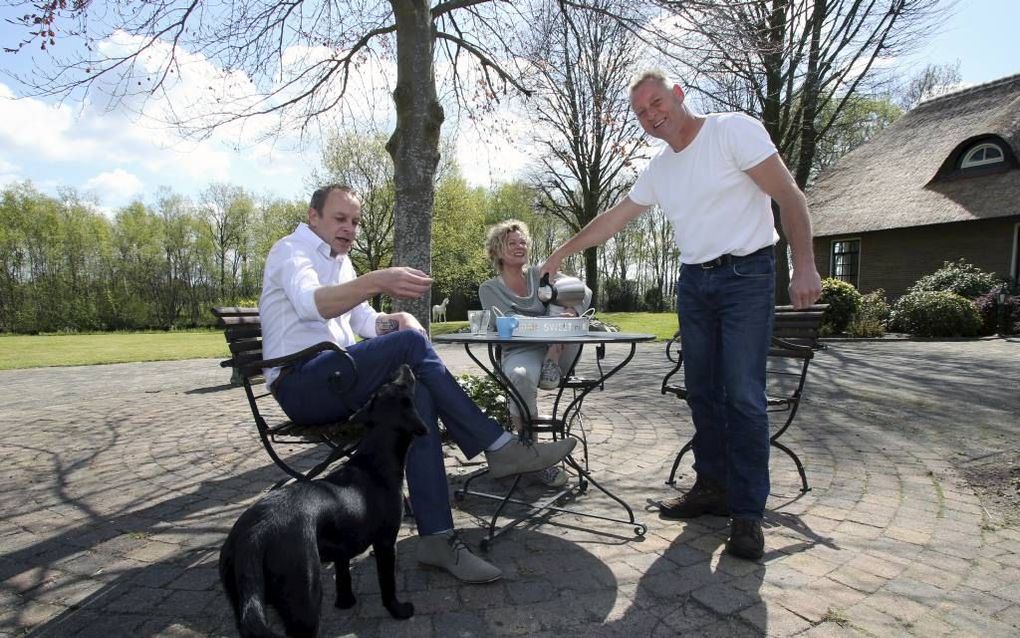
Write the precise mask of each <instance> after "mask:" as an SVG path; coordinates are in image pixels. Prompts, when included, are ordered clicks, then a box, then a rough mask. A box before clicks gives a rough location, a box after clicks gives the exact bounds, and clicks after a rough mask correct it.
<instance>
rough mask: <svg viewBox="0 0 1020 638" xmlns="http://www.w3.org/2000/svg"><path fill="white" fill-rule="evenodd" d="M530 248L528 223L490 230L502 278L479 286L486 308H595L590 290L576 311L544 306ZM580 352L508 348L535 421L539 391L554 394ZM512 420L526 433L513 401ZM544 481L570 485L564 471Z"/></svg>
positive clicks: (534, 312)
mask: <svg viewBox="0 0 1020 638" xmlns="http://www.w3.org/2000/svg"><path fill="white" fill-rule="evenodd" d="M530 244H531V236H530V234H529V232H528V226H527V224H525V223H524V222H522V221H519V220H516V219H508V220H506V221H503V222H500V223H499V224H496V225H495V226H493V227H492V228H490V229H489V235H488V238H487V240H486V242H485V246H486V250H487V251H488V254H489V259H490V260H491V261H492V266H493V268H495V269H496V272H497V275H496V276H495V277H493V278H492V279H489V280H487V281H485V282H484V283H482V285H481V286H479V287H478V297H479V299H480V300H481V302H482V308H486V309H491V308H497V309H498V310H499V311H500V312H501V313H503V314H505V315H509V314H516V315H524V316H530V317H541V316H573V317H576V316H578V315H580V314H581V313H583V312H584V311H585V310H587V309H588V307H589V306H590V305H591V290H590V289H586V291H585V296H584V301H583V302H582V303H581V304H580V305H578V306H575V307H572V308H563V307H562V306H557V305H553V304H550V305H549V306H548V308H547V307H546V306H545V305H544V304H543V303H542V302H541V301H539V299H538V282H539V275H538V270H539V267H538V266H529V265H528V259H529V256H530V250H529V248H530ZM493 314H495V313H493ZM493 321H495V319H493ZM578 347H579V346H568V347H563V346H561V345H553V346H545V345H542V344H534V345H530V344H529V345H515V346H507V347H505V348H503V356H502V360H501V361H500V365H501V367H502V368H503V371H504V372H505V373H506V375H507V377H508V378H509V379H510V382H511V383H512V384H513V385H514V388H516V390H517V392H518V394H520V395H521V398H522V399H524V402H525V404H526V405H527V408H528V412H530V414H531V416H532V417H536V416H538V406H537V403H536V400H537V398H538V388H543V389H553V388H555V387H557V386H558V385H559V382H560V376H561V374H562V372H561V371H562V370H563V369H565V368H567V367H569V366H570V364H571V363H572V362H573V360H574V358H575V357H576V356H577V350H578ZM510 415H511V418H512V419H513V422H514V428H515V429H516V430H517V431H518V432H520V431H521V430H522V429H523V427H524V417H523V416H522V415H521V414H520V409H519V408H518V407H517V405H516V404H515V403H514V402H513V401H511V402H510ZM538 478H539V479H540V480H541V481H542V482H543V483H545V484H546V485H550V486H553V487H560V486H563V485H565V484H566V482H567V475H566V473H565V472H564V471H563V469H562V468H560V467H558V466H553V467H551V468H548V469H546V470H544V471H543V472H542V473H541V475H540V476H539V477H538Z"/></svg>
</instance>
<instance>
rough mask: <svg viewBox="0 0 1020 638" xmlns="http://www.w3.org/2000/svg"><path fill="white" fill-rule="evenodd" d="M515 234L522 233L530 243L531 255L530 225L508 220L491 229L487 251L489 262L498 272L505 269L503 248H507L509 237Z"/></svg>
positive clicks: (486, 246) (486, 239)
mask: <svg viewBox="0 0 1020 638" xmlns="http://www.w3.org/2000/svg"><path fill="white" fill-rule="evenodd" d="M513 232H518V233H520V234H521V237H523V238H524V241H526V242H528V249H529V253H530V249H531V233H530V232H529V231H528V225H527V224H525V223H524V222H522V221H521V220H519V219H507V220H504V221H501V222H499V223H498V224H496V225H495V226H493V227H492V228H490V229H489V234H488V236H487V237H486V238H485V250H486V252H487V253H489V262H490V263H491V264H492V267H493V268H495V269H496V272H499V271H500V270H501V269H502V268H503V257H502V252H503V247H504V246H506V238H507V235H509V234H510V233H513Z"/></svg>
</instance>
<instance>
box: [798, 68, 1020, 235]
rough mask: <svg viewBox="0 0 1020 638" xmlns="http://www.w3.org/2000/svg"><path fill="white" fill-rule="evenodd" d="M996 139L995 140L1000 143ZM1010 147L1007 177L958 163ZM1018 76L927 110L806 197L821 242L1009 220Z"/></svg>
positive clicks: (1018, 178) (1015, 184) (1018, 184)
mask: <svg viewBox="0 0 1020 638" xmlns="http://www.w3.org/2000/svg"><path fill="white" fill-rule="evenodd" d="M990 136H997V137H998V139H995V138H994V137H990ZM982 138H988V139H991V140H994V141H997V142H1000V143H1001V142H1005V143H1006V145H1007V146H1008V147H1009V148H1007V149H1005V150H1006V154H1007V156H1008V157H1007V165H1008V166H1009V170H1005V171H1003V170H1002V168H1003V167H1002V165H1000V166H999V167H997V168H996V169H995V170H992V171H987V170H986V171H974V170H973V169H969V170H970V173H969V174H964V173H961V172H959V171H957V170H956V168H955V167H956V166H957V165H958V161H959V157H960V155H961V154H962V153H963V152H964V151H966V150H967V149H968V148H971V147H973V145H974V143H976V142H980V141H983V140H982ZM1018 156H1020V75H1013V76H1010V77H1006V78H1002V79H1000V80H996V81H994V82H990V83H988V84H983V85H981V86H976V87H972V88H969V89H964V90H962V91H958V92H956V93H950V94H947V95H943V96H941V97H938V98H935V99H932V100H930V101H927V102H923V103H921V104H920V105H918V106H916V107H915V108H914V109H913V110H911V111H909V112H908V113H906V114H905V115H904V116H903V117H901V118H900V119H899V120H897V121H896V122H894V123H893V124H892V125H891V126H889V128H887V129H885V130H884V131H882V132H881V133H879V134H878V135H876V136H875V138H874V139H872V140H871V141H869V142H868V143H866V144H864V145H862V146H860V147H858V148H856V149H854V150H853V151H851V152H850V153H848V154H847V155H846V156H844V157H843V158H841V159H840V160H839V161H838V162H836V164H835V165H834V166H832V167H831V168H829V169H827V170H826V171H823V172H822V174H821V175H820V176H819V177H818V180H817V181H816V182H815V183H814V184H813V185H812V186H811V187H810V188H808V189H807V196H808V202H809V205H810V208H811V219H812V223H813V226H814V233H815V235H816V236H829V235H837V234H847V233H859V232H866V231H874V230H885V229H890V228H904V227H910V226H923V225H928V224H942V223H946V222H958V221H968V220H974V219H987V218H993V217H1006V216H1012V215H1016V214H1018V211H1020V208H1018V202H1020V169H1018V168H1017V157H1018Z"/></svg>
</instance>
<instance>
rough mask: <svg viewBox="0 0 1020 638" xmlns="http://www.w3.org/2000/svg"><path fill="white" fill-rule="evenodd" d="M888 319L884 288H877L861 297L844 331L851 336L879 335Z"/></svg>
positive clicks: (883, 332)
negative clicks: (857, 307) (858, 306)
mask: <svg viewBox="0 0 1020 638" xmlns="http://www.w3.org/2000/svg"><path fill="white" fill-rule="evenodd" d="M888 321H889V302H887V301H886V300H885V290H883V289H881V288H879V289H878V290H874V291H872V292H869V293H868V294H866V295H863V296H862V297H861V308H860V310H858V311H857V314H856V316H854V318H853V319H852V320H851V321H850V325H848V326H847V328H846V331H847V332H848V333H849V334H850V336H851V337H881V336H882V335H883V334H885V326H886V323H887V322H888Z"/></svg>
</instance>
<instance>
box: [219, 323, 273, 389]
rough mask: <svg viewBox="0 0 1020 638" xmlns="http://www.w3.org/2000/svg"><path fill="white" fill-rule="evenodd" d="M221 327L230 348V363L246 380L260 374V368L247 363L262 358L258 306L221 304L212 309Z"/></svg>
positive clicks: (260, 324)
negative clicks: (247, 306) (242, 306)
mask: <svg viewBox="0 0 1020 638" xmlns="http://www.w3.org/2000/svg"><path fill="white" fill-rule="evenodd" d="M212 312H213V315H215V316H216V319H217V323H218V324H219V325H220V326H222V327H223V334H224V336H226V338H227V346H228V347H229V348H230V356H231V359H230V361H231V362H230V364H229V365H232V366H233V367H234V368H236V369H237V370H238V371H239V372H240V373H241V375H243V376H244V377H245V379H247V380H249V381H250V380H251V378H252V377H256V376H259V375H261V374H262V369H261V368H252V367H251V366H249V365H248V364H250V363H251V362H253V361H259V360H261V359H262V320H261V318H260V317H259V309H258V308H238V307H233V306H221V307H217V308H213V309H212Z"/></svg>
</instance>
